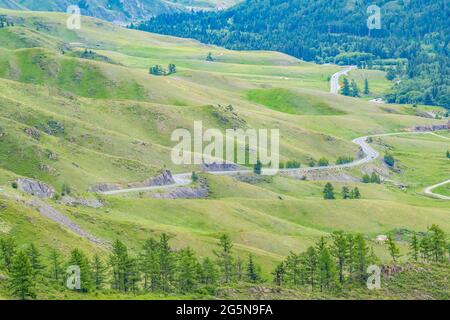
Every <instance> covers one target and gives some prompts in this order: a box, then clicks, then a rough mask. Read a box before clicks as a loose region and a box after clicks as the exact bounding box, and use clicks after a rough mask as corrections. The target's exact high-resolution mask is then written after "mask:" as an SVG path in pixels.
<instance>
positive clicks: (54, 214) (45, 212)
mask: <svg viewBox="0 0 450 320" xmlns="http://www.w3.org/2000/svg"><path fill="white" fill-rule="evenodd" d="M26 205H28V206H30V207H32V208H34V209H36V210H37V211H39V213H40V214H41V215H42V216H44V217H46V218H48V219H50V220H52V221H54V222H56V223H58V224H59V225H61V226H63V227H65V228H67V229H69V230H71V231H72V232H74V233H75V234H77V235H79V236H81V237H83V238H86V239H88V240H89V241H91V242H93V243H95V244H97V245H100V244H103V241H101V240H100V239H98V238H96V237H95V236H93V235H92V234H90V233H89V232H87V231H85V230H83V229H82V228H81V227H80V226H79V225H78V224H76V223H75V222H73V221H71V220H70V219H69V218H68V217H67V216H65V215H64V214H62V213H61V212H59V211H58V210H56V209H55V208H53V207H52V206H50V205H48V204H47V203H45V202H43V201H42V200H39V199H37V198H34V199H31V200H29V201H28V202H26Z"/></svg>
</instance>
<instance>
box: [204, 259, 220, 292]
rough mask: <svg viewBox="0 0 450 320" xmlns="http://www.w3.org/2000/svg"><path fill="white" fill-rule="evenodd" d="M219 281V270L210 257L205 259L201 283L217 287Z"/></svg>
mask: <svg viewBox="0 0 450 320" xmlns="http://www.w3.org/2000/svg"><path fill="white" fill-rule="evenodd" d="M218 281H219V270H218V268H217V265H216V264H215V263H214V261H212V260H211V259H210V258H205V259H203V262H202V268H201V283H202V284H204V285H206V286H207V287H211V288H215V287H216V286H217V283H218Z"/></svg>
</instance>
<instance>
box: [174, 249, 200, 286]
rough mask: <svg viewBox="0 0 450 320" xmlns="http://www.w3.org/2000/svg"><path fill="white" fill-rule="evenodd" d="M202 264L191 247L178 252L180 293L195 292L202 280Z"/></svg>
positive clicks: (177, 271)
mask: <svg viewBox="0 0 450 320" xmlns="http://www.w3.org/2000/svg"><path fill="white" fill-rule="evenodd" d="M199 270H200V265H199V263H198V260H197V258H196V256H195V253H194V252H193V251H192V250H191V249H190V248H187V249H183V250H180V251H179V252H178V259H177V268H176V273H175V274H176V276H175V277H176V282H177V288H178V290H179V292H180V293H182V294H186V293H188V292H195V291H196V290H197V288H198V285H199V282H200V278H199V277H200V274H199Z"/></svg>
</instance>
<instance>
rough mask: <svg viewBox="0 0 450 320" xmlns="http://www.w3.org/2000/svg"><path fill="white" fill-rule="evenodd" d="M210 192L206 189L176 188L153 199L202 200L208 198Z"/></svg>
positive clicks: (156, 194) (154, 195) (158, 194)
mask: <svg viewBox="0 0 450 320" xmlns="http://www.w3.org/2000/svg"><path fill="white" fill-rule="evenodd" d="M208 194H209V190H208V189H207V188H204V187H198V188H188V187H181V188H176V189H173V190H170V191H167V192H165V193H155V194H153V195H152V196H151V197H152V198H155V199H202V198H207V197H208Z"/></svg>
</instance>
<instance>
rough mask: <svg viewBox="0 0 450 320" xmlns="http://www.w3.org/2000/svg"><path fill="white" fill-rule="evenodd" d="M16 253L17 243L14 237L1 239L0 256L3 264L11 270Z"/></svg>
mask: <svg viewBox="0 0 450 320" xmlns="http://www.w3.org/2000/svg"><path fill="white" fill-rule="evenodd" d="M15 253H16V243H15V242H14V239H13V238H6V239H0V258H1V263H2V266H3V267H4V268H5V269H6V270H7V271H10V270H11V265H12V262H13V257H14V254H15Z"/></svg>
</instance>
